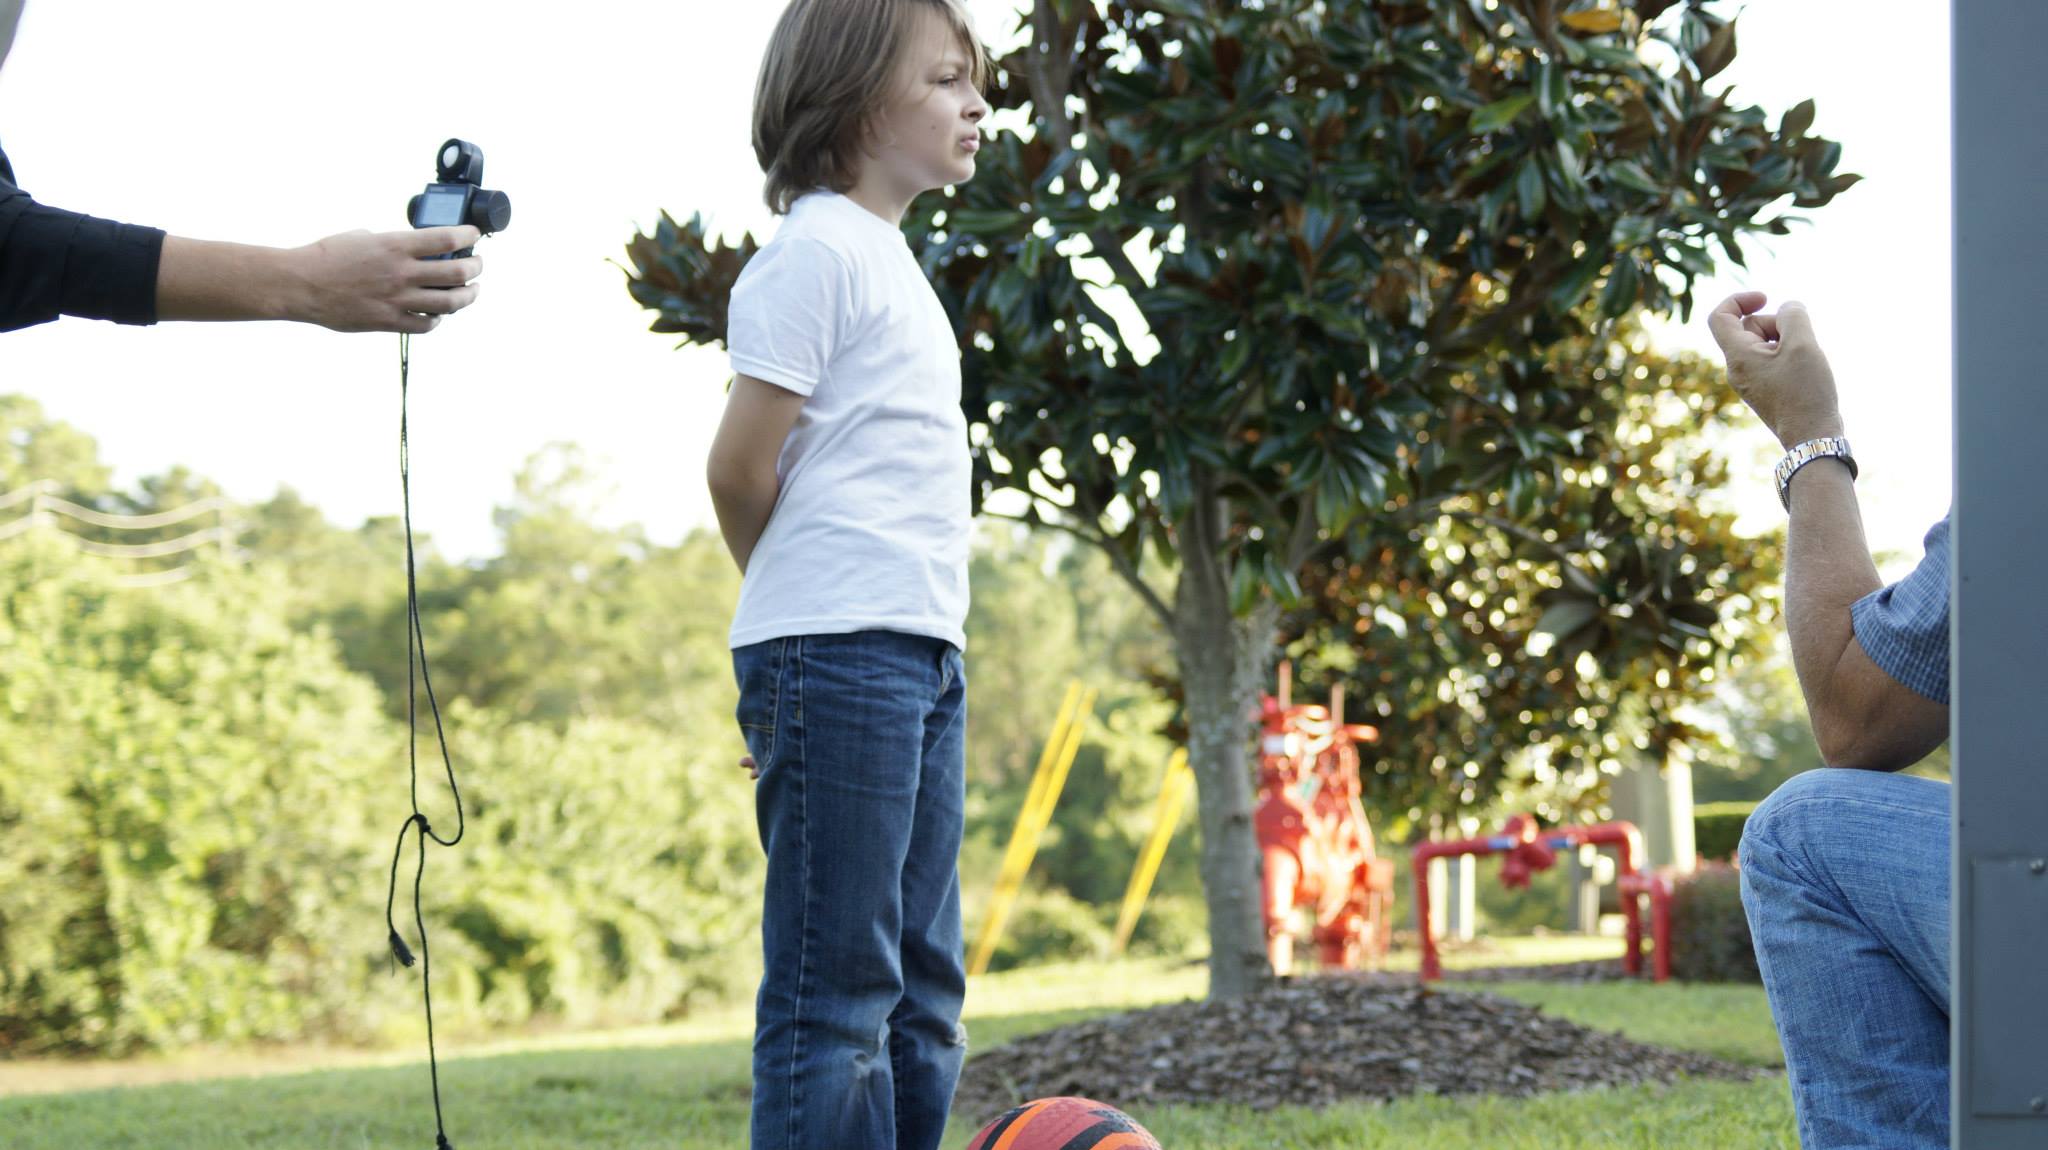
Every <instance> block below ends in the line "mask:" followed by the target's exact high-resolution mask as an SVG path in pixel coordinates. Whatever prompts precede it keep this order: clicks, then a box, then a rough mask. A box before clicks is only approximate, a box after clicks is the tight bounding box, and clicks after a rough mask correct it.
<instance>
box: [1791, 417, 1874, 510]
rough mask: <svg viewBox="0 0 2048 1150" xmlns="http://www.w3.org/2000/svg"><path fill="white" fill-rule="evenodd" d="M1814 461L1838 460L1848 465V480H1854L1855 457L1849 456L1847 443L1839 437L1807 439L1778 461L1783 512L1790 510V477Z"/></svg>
mask: <svg viewBox="0 0 2048 1150" xmlns="http://www.w3.org/2000/svg"><path fill="white" fill-rule="evenodd" d="M1816 459H1839V460H1841V461H1842V462H1843V463H1846V464H1848V465H1849V478H1850V479H1854V478H1856V457H1855V456H1853V455H1851V454H1849V441H1848V440H1846V439H1843V438H1842V437H1841V436H1839V435H1831V436H1828V437H1827V438H1825V439H1809V440H1807V441H1806V442H1805V443H1802V444H1800V445H1799V446H1797V447H1795V448H1793V449H1792V450H1790V451H1788V452H1786V453H1785V458H1783V459H1781V460H1779V461H1778V470H1777V479H1778V502H1780V503H1783V504H1784V505H1785V510H1787V511H1790V510H1792V477H1793V476H1794V475H1797V474H1799V469H1800V468H1802V467H1804V466H1806V465H1807V464H1809V463H1812V462H1813V461H1814V460H1816Z"/></svg>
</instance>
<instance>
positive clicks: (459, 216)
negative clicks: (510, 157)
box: [405, 140, 512, 260]
mask: <svg viewBox="0 0 2048 1150" xmlns="http://www.w3.org/2000/svg"><path fill="white" fill-rule="evenodd" d="M435 167H436V179H435V180H434V182H433V183H431V184H428V185H427V190H426V191H424V192H422V193H420V194H419V195H417V196H414V197H413V198H412V203H411V205H410V206H408V207H407V208H406V212H405V218H406V220H407V221H408V222H410V223H411V224H412V226H413V227H416V228H449V227H459V226H461V225H463V224H469V225H471V226H473V227H475V228H476V230H478V231H480V232H482V233H483V234H485V235H490V234H491V233H492V232H502V231H504V230H505V225H507V224H509V223H511V222H512V199H511V197H510V196H507V195H506V194H505V193H503V192H493V191H487V190H485V188H484V186H483V183H484V150H483V149H482V148H479V147H477V146H476V145H475V144H472V143H470V142H469V141H468V140H450V141H448V142H447V143H445V144H442V145H441V151H440V153H439V154H438V155H437V156H436V157H435ZM474 250H475V249H472V248H464V249H462V250H461V251H459V252H450V253H448V254H447V255H445V256H434V257H431V258H433V259H439V260H453V259H461V258H463V257H464V256H467V255H469V254H470V253H471V252H472V251H474Z"/></svg>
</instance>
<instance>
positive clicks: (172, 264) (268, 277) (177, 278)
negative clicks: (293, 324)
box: [156, 236, 304, 320]
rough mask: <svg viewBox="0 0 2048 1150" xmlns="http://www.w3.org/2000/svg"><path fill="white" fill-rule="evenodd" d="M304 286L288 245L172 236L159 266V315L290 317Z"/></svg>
mask: <svg viewBox="0 0 2048 1150" xmlns="http://www.w3.org/2000/svg"><path fill="white" fill-rule="evenodd" d="M303 287H304V284H303V281H302V279H301V278H300V277H299V276H298V275H297V274H296V272H295V270H294V268H293V266H292V253H291V252H289V251H287V250H284V249H281V248H265V247H254V246H251V245H249V244H228V243H215V242H213V241H210V240H190V239H185V238H183V237H182V236H168V237H166V238H165V239H164V254H163V262H162V263H161V264H159V265H158V267H157V278H156V307H157V318H159V319H166V320H252V319H291V318H294V312H293V306H292V301H293V300H294V299H296V298H298V296H299V294H300V293H301V291H302V290H303Z"/></svg>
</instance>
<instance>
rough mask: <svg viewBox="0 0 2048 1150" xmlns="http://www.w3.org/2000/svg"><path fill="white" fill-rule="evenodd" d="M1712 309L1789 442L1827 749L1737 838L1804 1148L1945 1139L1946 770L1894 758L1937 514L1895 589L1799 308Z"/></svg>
mask: <svg viewBox="0 0 2048 1150" xmlns="http://www.w3.org/2000/svg"><path fill="white" fill-rule="evenodd" d="M1763 304H1764V295H1763V293H1761V292H1743V293H1739V294H1737V295H1735V296H1733V297H1730V298H1729V299H1728V300H1727V301H1725V302H1724V303H1722V304H1721V306H1720V307H1718V308H1716V309H1714V312H1713V315H1712V316H1711V317H1710V319H1709V322H1710V323H1711V325H1712V327H1713V331H1714V338H1715V340H1716V341H1717V342H1718V343H1719V344H1720V346H1721V350H1722V352H1723V354H1725V355H1726V357H1727V360H1728V381H1729V383H1730V384H1732V385H1733V386H1734V387H1735V389H1736V391H1737V392H1738V393H1739V394H1740V395H1741V396H1742V398H1743V400H1744V401H1745V402H1747V403H1748V404H1749V406H1750V408H1751V409H1752V410H1754V411H1755V412H1756V414H1757V415H1758V417H1759V418H1761V419H1762V420H1763V421H1764V423H1765V425H1766V426H1768V427H1769V428H1770V429H1771V431H1772V432H1773V433H1774V434H1775V435H1777V437H1778V440H1779V442H1780V443H1782V444H1784V446H1785V449H1786V451H1787V452H1788V454H1787V455H1786V457H1785V460H1784V462H1782V463H1780V464H1779V466H1778V469H1777V475H1776V481H1777V484H1778V493H1779V496H1780V498H1781V499H1783V500H1785V502H1786V507H1787V510H1788V511H1789V513H1790V514H1791V517H1792V522H1791V527H1790V529H1789V531H1788V537H1787V557H1786V589H1785V620H1786V625H1787V627H1788V628H1789V630H1790V632H1791V638H1792V658H1793V663H1794V665H1795V667H1796V669H1797V671H1798V673H1799V686H1800V689H1801V690H1802V691H1803V692H1804V694H1805V696H1806V706H1807V711H1808V714H1809V716H1810V718H1811V720H1812V723H1813V733H1814V736H1815V738H1816V739H1817V740H1818V742H1819V744H1820V752H1821V758H1822V759H1823V761H1825V762H1826V764H1827V766H1826V767H1825V768H1822V769H1818V770H1812V771H1807V772H1805V773H1804V774H1801V775H1797V776H1794V777H1793V778H1792V779H1790V780H1788V781H1787V782H1786V783H1785V784H1784V785H1783V786H1781V787H1779V788H1778V790H1777V791H1776V792H1775V793H1774V794H1772V795H1771V797H1770V798H1768V799H1766V800H1764V802H1763V803H1762V805H1760V806H1758V807H1757V809H1756V813H1755V814H1753V815H1751V816H1750V818H1749V823H1748V826H1747V828H1746V829H1745V830H1744V831H1743V835H1742V852H1741V858H1742V905H1743V908H1744V910H1745V911H1746V912H1747V914H1748V916H1749V925H1750V932H1751V934H1752V935H1753V936H1754V938H1755V942H1756V956H1757V965H1758V967H1759V968H1760V969H1761V970H1762V972H1763V979H1764V988H1765V989H1766V991H1768V993H1769V995H1770V1000H1771V1015H1772V1017H1773V1018H1774V1019H1775V1020H1776V1021H1777V1026H1778V1034H1779V1037H1780V1038H1781V1039H1782V1040H1783V1043H1784V1047H1785V1064H1786V1068H1787V1070H1788V1071H1789V1072H1790V1075H1791V1080H1792V1098H1793V1103H1794V1106H1795V1108H1796V1110H1797V1112H1798V1117H1799V1140H1800V1144H1801V1145H1802V1146H1803V1147H1804V1148H1805V1150H1844V1148H1848V1147H1868V1148H1872V1150H1875V1148H1878V1147H1883V1148H1886V1150H1892V1148H1896V1147H1928V1148H1930V1150H1945V1148H1946V1147H1947V1146H1948V1144H1949V1017H1948V1010H1949V786H1948V784H1946V783H1941V782H1936V781H1933V780H1931V779H1923V778H1917V777H1914V776H1911V775H1902V774H1899V773H1898V772H1899V771H1901V770H1903V769H1904V768H1906V767H1909V766H1911V765H1913V764H1914V763H1916V762H1919V761H1920V760H1921V759H1922V758H1925V757H1926V756H1927V754H1928V753H1929V752H1930V751H1933V750H1934V749H1935V748H1936V747H1939V746H1940V745H1941V744H1942V742H1943V741H1944V740H1946V739H1947V738H1948V730H1949V719H1948V701H1949V637H1948V615H1949V525H1948V522H1947V521H1946V520H1944V521H1942V522H1941V523H1939V524H1937V525H1935V527H1934V529H1933V530H1932V531H1930V532H1928V534H1927V555H1926V558H1925V559H1923V560H1922V561H1921V563H1920V566H1919V567H1918V568H1916V569H1915V570H1914V571H1913V573H1912V574H1911V575H1908V576H1907V577H1906V578H1905V579H1904V580H1902V581H1900V582H1899V583H1897V584H1896V585H1894V586H1891V587H1885V586H1883V585H1882V583H1881V581H1880V580H1879V579H1878V575H1877V568H1876V565H1875V564H1873V563H1872V562H1871V558H1870V549H1869V546H1868V544H1866V543H1865V541H1864V536H1863V520H1862V514H1861V512H1860V510H1859V509H1858V507H1857V502H1856V489H1855V486H1854V480H1855V477H1856V464H1855V461H1854V458H1853V457H1852V456H1851V455H1850V454H1849V445H1848V443H1847V441H1846V440H1844V439H1843V438H1842V437H1843V434H1844V429H1843V426H1842V415H1841V410H1840V408H1839V407H1838V406H1837V402H1836V396H1835V380H1834V375H1833V373H1832V372H1831V371H1830V370H1829V368H1828V362H1827V358H1826V357H1825V356H1824V355H1822V354H1821V350H1820V345H1819V344H1818V343H1817V342H1815V340H1814V334H1813V325H1812V321H1811V319H1810V317H1809V316H1808V315H1807V312H1806V308H1805V307H1804V306H1803V305H1801V304H1797V303H1786V304H1784V305H1782V306H1781V307H1780V308H1779V309H1778V312H1777V314H1776V315H1763V314H1760V311H1759V309H1761V308H1762V307H1763Z"/></svg>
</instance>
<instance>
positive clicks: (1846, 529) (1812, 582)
mask: <svg viewBox="0 0 2048 1150" xmlns="http://www.w3.org/2000/svg"><path fill="white" fill-rule="evenodd" d="M1785 550H1786V557H1785V567H1786V571H1785V627H1786V630H1787V631H1788V632H1789V633H1790V635H1791V638H1792V664H1793V667H1794V669H1795V670H1797V671H1798V673H1799V686H1800V689H1801V690H1802V692H1803V693H1804V694H1805V696H1806V705H1807V712H1808V714H1810V715H1811V716H1812V717H1813V720H1814V723H1815V726H1816V728H1817V729H1818V728H1819V726H1820V725H1821V724H1822V723H1824V722H1825V721H1826V717H1827V715H1828V710H1827V707H1828V705H1829V704H1830V703H1832V702H1833V701H1834V700H1833V699H1832V698H1831V696H1830V683H1831V681H1832V680H1833V677H1834V673H1835V669H1836V668H1837V667H1838V666H1840V665H1841V662H1842V657H1843V655H1844V654H1846V653H1847V652H1848V650H1849V646H1850V644H1852V643H1854V642H1855V641H1856V628H1855V625H1854V623H1853V621H1852V619H1851V616H1850V608H1851V607H1853V606H1854V605H1855V604H1856V601H1857V600H1859V599H1861V598H1863V597H1864V596H1866V595H1868V594H1870V593H1871V592H1873V591H1876V590H1878V589H1879V588H1880V587H1882V586H1883V585H1884V583H1883V581H1882V580H1881V579H1879V577H1878V574H1877V565H1876V563H1874V562H1872V560H1871V558H1870V544H1869V542H1868V540H1867V539H1866V538H1865V536H1864V534H1863V512H1862V509H1861V508H1860V507H1859V506H1858V504H1857V501H1856V485H1855V482H1854V480H1853V478H1852V477H1851V476H1850V474H1849V469H1848V468H1847V467H1846V466H1844V465H1843V464H1842V463H1840V462H1839V461H1836V460H1833V459H1820V460H1816V461H1814V462H1813V463H1809V464H1807V465H1806V466H1805V467H1802V468H1800V470H1799V473H1798V474H1797V475H1795V476H1793V477H1792V524H1791V526H1790V527H1789V528H1788V529H1787V531H1786V549H1785Z"/></svg>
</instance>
